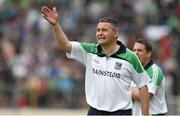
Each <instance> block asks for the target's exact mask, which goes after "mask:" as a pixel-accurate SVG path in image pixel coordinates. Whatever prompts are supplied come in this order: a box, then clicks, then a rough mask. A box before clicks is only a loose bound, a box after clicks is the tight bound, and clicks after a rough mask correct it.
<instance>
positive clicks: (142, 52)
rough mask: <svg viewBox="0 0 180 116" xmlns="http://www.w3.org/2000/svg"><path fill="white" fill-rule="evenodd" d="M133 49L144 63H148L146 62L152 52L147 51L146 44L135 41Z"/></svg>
mask: <svg viewBox="0 0 180 116" xmlns="http://www.w3.org/2000/svg"><path fill="white" fill-rule="evenodd" d="M133 51H134V53H136V55H137V56H138V57H139V59H140V61H141V63H142V65H143V66H144V65H146V64H145V63H146V62H147V60H149V58H150V57H151V52H147V50H146V47H145V45H144V44H142V43H138V42H135V44H134V47H133Z"/></svg>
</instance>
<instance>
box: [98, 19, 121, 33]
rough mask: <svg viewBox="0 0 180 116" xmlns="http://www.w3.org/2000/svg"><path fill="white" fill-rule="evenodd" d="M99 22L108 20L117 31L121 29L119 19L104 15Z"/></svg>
mask: <svg viewBox="0 0 180 116" xmlns="http://www.w3.org/2000/svg"><path fill="white" fill-rule="evenodd" d="M99 22H108V23H110V24H112V25H113V26H114V27H115V29H116V30H117V31H119V24H118V21H117V20H115V19H114V18H111V17H103V18H101V19H100V20H99Z"/></svg>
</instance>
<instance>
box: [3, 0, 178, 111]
mask: <svg viewBox="0 0 180 116" xmlns="http://www.w3.org/2000/svg"><path fill="white" fill-rule="evenodd" d="M43 5H47V6H49V7H51V8H52V7H53V6H55V7H57V10H58V12H59V14H60V20H59V21H60V24H61V25H62V28H63V29H64V31H65V33H66V35H67V36H68V38H69V39H70V40H75V41H80V42H82V41H83V42H96V37H95V31H96V25H97V22H98V19H99V18H102V17H104V16H111V17H113V18H115V19H117V20H118V22H119V28H120V32H121V34H120V36H119V40H120V41H122V42H123V43H124V44H125V45H126V46H127V47H128V48H130V49H132V46H133V43H134V41H135V40H136V39H138V38H145V39H148V40H149V41H150V42H151V43H152V45H153V49H154V57H153V59H154V61H155V62H157V63H158V64H159V65H160V66H161V67H162V68H163V71H164V74H165V75H166V80H167V81H166V85H167V92H166V94H167V100H168V104H169V107H170V106H174V108H173V110H172V111H171V112H174V113H177V112H179V113H180V111H177V110H178V107H177V106H178V105H179V107H180V101H179V100H180V99H179V98H180V85H179V83H178V82H180V79H179V77H180V71H179V70H178V69H179V68H180V46H179V45H178V44H179V43H180V1H179V0H0V107H18V108H24V107H47V108H86V107H87V104H86V101H85V93H84V69H85V67H84V66H83V65H82V64H80V63H78V62H77V61H73V60H69V59H67V58H66V56H65V53H63V52H61V51H60V50H59V49H58V46H57V43H56V41H55V39H54V37H53V33H52V31H51V28H50V25H49V24H48V23H47V22H46V21H45V20H44V19H43V18H42V16H41V12H40V8H41V6H43Z"/></svg>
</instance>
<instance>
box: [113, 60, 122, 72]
mask: <svg viewBox="0 0 180 116" xmlns="http://www.w3.org/2000/svg"><path fill="white" fill-rule="evenodd" d="M121 67H122V63H120V62H116V63H115V66H114V69H116V70H121Z"/></svg>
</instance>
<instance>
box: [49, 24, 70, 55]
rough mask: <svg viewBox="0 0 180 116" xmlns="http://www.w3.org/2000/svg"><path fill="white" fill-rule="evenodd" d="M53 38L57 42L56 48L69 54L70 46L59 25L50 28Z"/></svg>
mask: <svg viewBox="0 0 180 116" xmlns="http://www.w3.org/2000/svg"><path fill="white" fill-rule="evenodd" d="M52 29H53V32H54V35H55V38H56V40H57V42H58V46H59V47H60V48H61V49H62V50H63V51H65V52H68V53H70V52H71V44H70V41H69V40H68V38H67V37H66V35H65V33H64V32H63V30H62V28H61V27H60V25H59V24H58V23H57V24H56V25H53V26H52Z"/></svg>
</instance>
